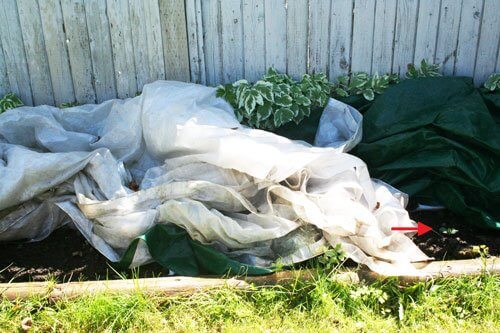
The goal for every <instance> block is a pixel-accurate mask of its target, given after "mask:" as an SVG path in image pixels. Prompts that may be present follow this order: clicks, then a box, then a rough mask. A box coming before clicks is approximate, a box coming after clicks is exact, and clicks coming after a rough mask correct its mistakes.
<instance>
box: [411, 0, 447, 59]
mask: <svg viewBox="0 0 500 333" xmlns="http://www.w3.org/2000/svg"><path fill="white" fill-rule="evenodd" d="M440 10H441V2H440V1H436V0H420V7H419V10H418V25H417V37H416V40H415V56H414V59H413V62H415V63H420V61H422V60H424V59H425V60H426V61H427V62H428V63H434V58H435V55H436V40H437V33H438V25H439V11H440Z"/></svg>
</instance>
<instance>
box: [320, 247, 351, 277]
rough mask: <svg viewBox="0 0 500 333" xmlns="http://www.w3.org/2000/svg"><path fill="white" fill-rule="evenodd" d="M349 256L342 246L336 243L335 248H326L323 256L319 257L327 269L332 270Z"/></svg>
mask: <svg viewBox="0 0 500 333" xmlns="http://www.w3.org/2000/svg"><path fill="white" fill-rule="evenodd" d="M346 258H347V256H346V254H345V252H344V250H342V246H341V245H340V244H336V245H335V246H334V247H333V248H330V249H328V250H326V251H325V252H324V253H323V254H322V255H321V256H319V257H318V262H319V263H320V264H321V265H322V266H323V268H324V269H325V270H327V271H331V270H332V269H334V268H335V267H336V266H338V265H339V264H340V263H342V262H343V261H344V260H345V259H346Z"/></svg>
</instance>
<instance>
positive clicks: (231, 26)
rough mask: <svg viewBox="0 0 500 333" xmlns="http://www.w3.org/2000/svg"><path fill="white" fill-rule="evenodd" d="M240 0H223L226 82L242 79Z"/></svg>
mask: <svg viewBox="0 0 500 333" xmlns="http://www.w3.org/2000/svg"><path fill="white" fill-rule="evenodd" d="M242 17H243V16H242V12H241V2H240V0H222V1H221V28H222V29H221V41H222V80H223V82H224V83H228V82H233V81H236V80H239V79H242V78H243V77H244V75H245V67H244V60H243V25H242Z"/></svg>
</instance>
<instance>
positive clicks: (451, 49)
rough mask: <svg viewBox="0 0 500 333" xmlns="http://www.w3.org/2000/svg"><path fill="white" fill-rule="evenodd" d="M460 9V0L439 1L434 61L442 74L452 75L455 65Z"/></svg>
mask: <svg viewBox="0 0 500 333" xmlns="http://www.w3.org/2000/svg"><path fill="white" fill-rule="evenodd" d="M460 10H461V2H458V1H456V0H442V1H441V15H440V17H439V31H438V38H437V46H436V59H435V62H436V63H438V64H440V65H441V70H442V71H443V74H444V75H452V74H453V69H454V67H455V57H456V52H457V43H458V29H459V24H460Z"/></svg>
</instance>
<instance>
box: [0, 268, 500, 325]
mask: <svg viewBox="0 0 500 333" xmlns="http://www.w3.org/2000/svg"><path fill="white" fill-rule="evenodd" d="M499 287H500V277H495V276H488V275H483V276H481V277H475V278H460V279H448V280H441V281H439V282H428V283H418V284H415V285H412V286H399V285H398V284H397V283H396V282H395V281H388V282H384V283H381V282H380V283H376V284H373V285H348V284H345V283H341V282H336V281H333V280H332V279H330V278H329V277H328V275H319V276H318V277H317V278H316V279H315V280H314V281H306V282H304V281H296V282H295V283H293V284H288V285H285V286H275V287H255V288H254V290H250V291H242V290H235V289H231V288H221V289H216V290H212V291H209V292H205V293H198V294H195V295H192V296H183V297H175V298H166V297H161V296H151V295H144V294H141V293H140V292H137V293H136V294H134V295H130V296H126V295H89V296H86V297H82V298H78V299H75V300H61V301H57V302H50V301H49V300H47V299H46V298H43V297H39V298H32V299H28V300H19V301H15V302H9V301H7V300H4V301H2V302H1V303H0V331H2V332H3V331H7V332H8V331H18V330H19V329H21V325H22V322H23V320H24V322H25V324H26V323H27V324H28V326H30V325H29V324H31V330H32V331H58V332H61V331H62V332H69V331H71V332H73V331H89V332H97V331H99V332H101V331H110V332H111V331H113V332H114V331H131V332H141V331H177V332H191V331H193V332H200V331H224V332H238V333H241V332H261V331H273V332H275V331H277V332H318V331H319V332H324V331H328V332H330V331H342V332H373V331H384V332H415V331H416V330H418V332H430V331H433V332H436V330H440V331H442V332H477V331H481V332H483V333H486V332H497V330H498V328H499V327H500V313H499V309H500V297H499V296H500V288H499Z"/></svg>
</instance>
